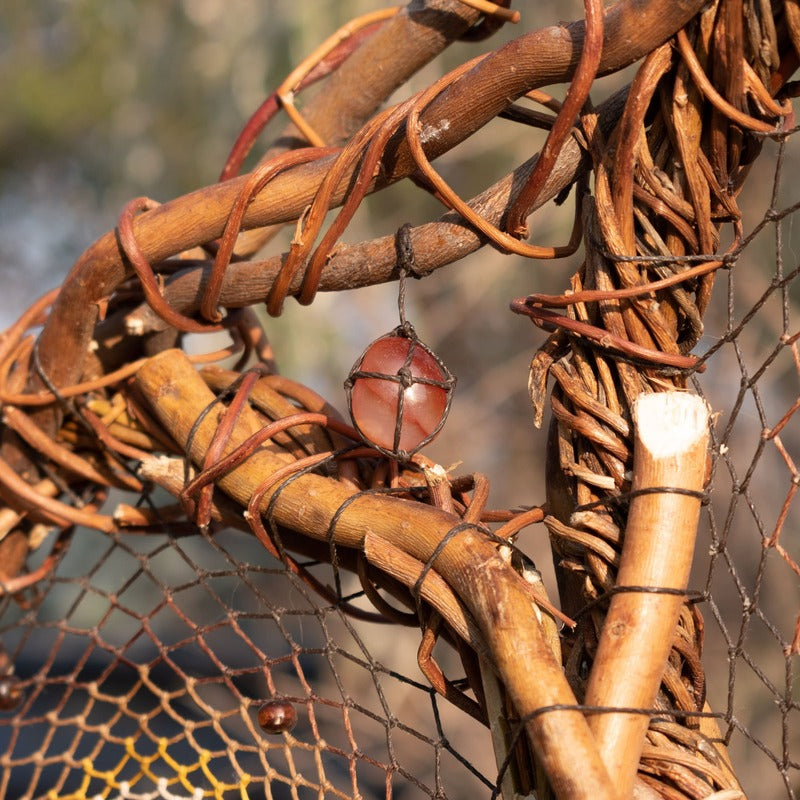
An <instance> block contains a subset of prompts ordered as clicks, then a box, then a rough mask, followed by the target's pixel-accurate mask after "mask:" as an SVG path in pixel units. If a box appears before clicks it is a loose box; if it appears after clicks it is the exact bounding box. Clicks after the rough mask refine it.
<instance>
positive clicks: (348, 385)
mask: <svg viewBox="0 0 800 800" xmlns="http://www.w3.org/2000/svg"><path fill="white" fill-rule="evenodd" d="M454 386H455V378H454V377H453V376H452V375H451V374H450V372H449V371H448V369H447V367H446V366H445V365H444V364H443V363H442V362H441V360H440V359H439V358H438V357H437V356H436V355H435V353H434V352H433V351H432V350H431V349H430V348H429V347H428V346H427V345H425V344H423V343H422V342H421V341H420V340H419V339H418V338H417V336H416V334H415V333H414V329H413V327H412V326H411V325H410V324H408V323H406V324H405V325H401V326H400V327H398V328H396V329H395V330H394V331H392V332H391V333H388V334H386V335H385V336H381V337H380V338H379V339H376V340H375V341H374V342H372V344H371V345H370V346H369V347H368V348H367V349H366V350H365V351H364V352H363V354H362V355H361V357H360V358H359V359H358V361H356V363H355V364H354V365H353V369H352V370H351V371H350V376H349V377H348V379H347V381H346V382H345V389H346V390H347V398H348V407H349V409H350V416H351V417H352V420H353V424H354V425H355V427H356V429H357V430H358V432H359V433H360V434H361V435H362V436H363V437H364V439H365V441H367V442H368V443H369V444H371V445H372V446H374V447H375V449H376V450H379V451H380V452H382V453H385V454H386V455H390V456H392V457H394V458H399V459H401V460H407V459H408V458H410V457H411V456H412V455H413V454H414V453H416V452H417V451H418V450H420V449H421V448H422V447H424V446H425V445H426V444H428V442H430V441H431V440H433V439H434V437H435V436H436V435H437V434H438V433H439V431H440V430H441V429H442V426H443V425H444V421H445V419H446V418H447V413H448V412H449V410H450V401H451V398H452V394H453V388H454Z"/></svg>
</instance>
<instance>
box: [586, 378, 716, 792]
mask: <svg viewBox="0 0 800 800" xmlns="http://www.w3.org/2000/svg"><path fill="white" fill-rule="evenodd" d="M708 418H709V410H708V407H707V406H706V404H705V402H704V401H703V400H702V399H701V398H699V397H697V396H695V395H690V394H686V393H684V392H663V393H660V394H647V395H642V396H641V397H640V398H639V399H638V400H637V402H636V405H635V406H634V452H633V481H632V484H631V492H632V493H633V499H632V500H631V505H630V511H629V513H628V523H627V526H626V528H625V537H624V539H623V543H622V556H621V559H620V566H619V572H618V574H617V583H616V587H615V590H616V591H617V592H618V593H617V594H615V595H614V596H613V597H612V599H611V605H610V607H609V610H608V613H607V615H606V620H605V624H604V626H603V632H602V634H601V637H600V643H599V645H598V649H597V655H596V656H595V661H594V666H593V667H592V672H591V675H590V677H589V685H588V687H587V690H586V700H585V702H586V705H588V706H607V707H611V708H615V707H616V708H636V709H646V708H653V707H654V706H655V700H656V695H657V693H658V687H659V685H660V684H661V679H662V676H663V674H664V668H665V666H666V663H667V657H668V656H669V652H670V650H671V648H672V639H673V632H674V630H675V626H676V624H677V622H678V614H679V612H680V609H681V606H682V605H683V602H684V595H683V594H682V593H683V592H684V591H685V589H686V588H687V585H688V580H689V571H690V569H691V565H692V561H693V558H694V544H695V537H696V533H697V522H698V518H699V514H700V500H701V494H702V490H703V484H704V480H705V475H706V458H707V451H708ZM682 490H685V493H684V491H682ZM626 589H630V591H625V590H626ZM648 590H654V591H648ZM659 590H664V591H663V592H661V591H659ZM649 723H650V719H649V717H648V716H647V715H645V714H641V713H626V712H618V713H613V712H612V713H608V712H603V713H599V714H591V713H590V715H589V726H590V728H591V729H592V732H593V733H594V735H595V738H596V740H597V745H598V747H599V748H600V752H601V754H602V757H603V760H604V761H605V764H606V767H607V768H608V772H609V775H611V776H612V781H613V782H614V785H615V787H616V789H617V792H618V794H619V796H620V797H628V796H630V794H631V792H632V791H633V785H634V780H635V778H636V772H637V768H638V765H639V757H640V755H641V751H642V748H643V747H644V742H645V733H646V732H647V728H648V726H649Z"/></svg>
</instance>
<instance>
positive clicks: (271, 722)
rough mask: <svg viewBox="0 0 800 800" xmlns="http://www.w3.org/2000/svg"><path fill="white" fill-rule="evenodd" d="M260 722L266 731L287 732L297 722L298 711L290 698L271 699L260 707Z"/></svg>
mask: <svg viewBox="0 0 800 800" xmlns="http://www.w3.org/2000/svg"><path fill="white" fill-rule="evenodd" d="M258 724H259V726H260V727H261V729H262V730H263V731H264V732H265V733H285V732H287V731H290V730H291V729H292V728H294V726H295V725H296V724H297V712H296V711H295V709H294V706H293V705H292V704H291V703H290V702H289V701H288V700H270V701H269V702H268V703H264V705H262V706H261V707H260V708H259V709H258Z"/></svg>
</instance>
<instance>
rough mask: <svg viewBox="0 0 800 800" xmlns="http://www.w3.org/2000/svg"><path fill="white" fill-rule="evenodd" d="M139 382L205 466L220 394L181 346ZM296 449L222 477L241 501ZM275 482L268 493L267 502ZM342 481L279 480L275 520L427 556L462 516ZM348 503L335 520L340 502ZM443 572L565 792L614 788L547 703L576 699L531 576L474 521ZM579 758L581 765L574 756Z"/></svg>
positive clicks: (566, 719)
mask: <svg viewBox="0 0 800 800" xmlns="http://www.w3.org/2000/svg"><path fill="white" fill-rule="evenodd" d="M136 380H137V384H138V386H139V388H140V389H141V391H142V392H143V394H144V396H145V397H146V398H147V399H148V400H149V402H150V404H151V405H152V408H153V411H154V413H155V415H156V416H157V418H158V419H159V420H160V422H161V424H162V425H163V426H164V427H165V428H166V429H167V430H169V431H170V433H171V434H172V435H173V437H174V438H175V440H176V441H178V442H179V443H180V444H181V445H182V446H184V447H186V448H187V450H188V453H189V456H190V457H191V459H192V461H193V462H194V463H195V464H196V465H202V463H203V461H204V458H205V454H206V451H207V450H208V447H209V443H210V441H211V437H212V436H213V434H214V431H215V429H216V427H217V421H218V414H215V413H209V414H207V415H206V416H205V418H204V419H203V421H202V422H201V423H200V424H199V425H198V426H197V428H196V430H195V432H194V435H193V436H192V439H191V441H189V435H190V432H191V431H192V428H193V426H194V424H195V420H197V418H198V417H199V416H200V414H201V413H202V412H203V410H204V409H205V408H206V407H207V406H208V405H209V403H211V402H212V401H213V399H214V394H213V393H212V392H211V390H210V389H209V388H208V387H207V386H206V384H205V382H204V381H203V380H202V378H201V377H200V376H199V375H198V373H197V372H196V371H195V369H194V367H193V366H192V365H191V363H190V362H189V360H188V358H187V357H186V356H185V355H184V354H183V353H182V352H181V351H179V350H167V351H165V352H164V353H161V354H159V355H158V356H156V357H154V358H152V359H150V361H148V362H147V363H146V364H145V365H144V366H143V367H142V368H141V369H140V371H139V373H138V374H137V378H136ZM259 427H260V424H259V421H258V418H257V417H256V415H255V412H253V411H251V410H250V409H249V408H245V409H244V410H243V411H242V413H241V415H240V417H239V419H238V421H237V426H236V428H235V429H234V431H233V435H232V436H231V440H230V442H229V444H228V446H227V448H226V452H230V450H232V449H233V448H234V447H235V446H237V445H238V444H240V443H241V442H242V441H244V439H245V438H246V437H247V436H249V435H250V434H252V433H254V432H255V431H256V430H258V428H259ZM290 461H291V456H287V454H286V453H285V452H281V450H280V449H279V448H278V447H277V446H275V445H270V444H269V443H268V444H266V445H264V446H263V447H261V448H260V449H259V450H258V451H256V452H255V453H254V454H253V455H252V456H251V457H250V458H249V459H248V460H247V461H245V462H244V463H243V464H242V465H241V466H239V467H238V468H237V469H235V470H234V471H232V472H231V473H229V474H228V475H226V476H224V477H222V478H220V479H219V482H218V486H219V487H220V488H221V489H222V490H223V491H224V492H225V493H226V494H228V495H229V496H230V497H232V498H233V499H234V500H235V501H236V502H237V503H238V504H239V505H240V506H246V505H247V504H248V502H249V500H250V497H251V496H252V495H253V493H254V492H255V491H256V489H257V488H258V486H259V485H260V484H261V483H263V481H264V480H265V478H267V477H268V476H269V475H270V474H272V473H273V472H275V470H276V469H280V468H282V467H285V466H286V464H287V463H289V462H290ZM274 492H275V490H271V492H270V493H269V494H267V495H266V496H265V498H264V501H263V503H264V505H262V511H263V510H264V509H265V508H266V504H268V503H269V501H270V498H271V496H272V494H273V493H274ZM353 495H354V491H353V490H352V489H351V488H349V487H348V486H346V485H345V484H343V483H340V482H339V481H336V480H334V479H331V478H325V477H322V476H320V475H314V474H307V475H303V476H302V477H300V478H298V479H297V480H294V481H290V482H288V483H286V485H285V486H282V487H281V488H280V491H279V494H278V497H277V499H276V501H275V504H274V509H273V519H274V520H275V522H276V523H277V524H278V525H281V526H283V527H285V528H288V529H290V530H294V531H297V532H298V533H301V534H303V535H305V536H307V537H311V538H313V539H315V540H318V541H323V542H327V541H328V540H329V537H330V536H331V534H332V535H333V541H334V542H335V543H337V544H341V545H343V546H346V547H354V548H358V549H362V550H363V547H364V541H365V537H366V536H367V534H372V535H375V536H378V537H380V538H381V539H385V540H386V541H387V542H389V543H390V544H392V545H393V546H395V547H398V548H400V549H401V550H403V551H404V552H406V553H408V554H409V555H410V556H412V557H413V558H415V559H417V560H419V561H421V562H424V563H427V562H428V561H430V560H431V559H432V558H433V557H434V554H435V553H436V552H437V548H439V546H440V544H441V543H442V541H443V540H444V539H445V537H448V534H449V532H450V531H451V530H452V529H453V528H454V527H455V526H458V525H459V524H460V523H461V519H460V518H459V517H457V516H455V515H452V514H448V513H446V512H444V511H441V510H440V509H438V508H435V507H433V506H428V505H424V504H422V503H414V502H411V501H406V500H401V499H399V498H395V497H391V496H386V495H376V494H362V495H361V496H359V497H358V498H357V499H355V500H353V499H352V498H353ZM344 503H348V505H347V508H346V509H345V511H344V512H343V513H341V515H340V516H339V517H338V519H337V521H336V524H335V525H334V526H332V525H331V523H332V520H333V519H334V518H335V515H336V513H337V511H338V510H339V509H340V507H341V506H342V505H343V504H344ZM433 564H434V566H435V568H436V571H437V572H438V573H439V574H440V575H441V576H442V577H443V578H444V579H445V580H446V581H447V583H448V584H449V585H450V586H451V587H452V589H453V590H454V591H455V593H456V594H457V595H458V596H459V598H460V599H461V601H462V602H463V603H464V605H465V606H466V607H467V608H468V609H469V611H470V612H471V613H472V615H473V617H474V618H475V620H476V622H477V624H478V626H479V627H480V629H481V632H482V634H483V637H484V639H485V641H486V643H487V645H488V647H489V650H490V652H491V654H492V657H493V661H494V664H495V666H496V668H497V670H498V673H499V674H500V676H501V678H502V680H503V681H504V683H505V685H506V687H507V689H508V692H509V695H510V696H511V698H512V700H513V702H514V704H515V706H516V708H517V711H518V712H519V714H520V715H521V716H522V717H523V718H524V717H530V719H529V721H528V723H527V726H526V727H527V731H528V734H529V737H530V739H531V743H532V746H533V747H534V748H535V750H536V752H537V753H538V754H539V755H540V757H541V760H542V763H543V765H544V768H545V770H546V771H547V774H548V777H549V779H550V781H551V783H552V785H553V787H554V789H555V791H556V795H557V797H559V798H564V800H566V799H567V798H569V800H579V799H580V798H585V799H586V800H589V798H592V800H598V799H599V800H603V799H604V798H612V797H614V794H613V792H612V791H611V789H610V788H609V787H610V782H609V778H608V775H607V773H606V771H605V767H604V766H603V764H602V762H601V761H600V757H599V754H598V752H597V748H596V746H595V744H594V740H593V738H592V736H591V733H590V732H589V727H588V725H587V723H586V720H585V719H584V717H583V714H582V713H581V712H580V711H579V710H578V709H575V710H569V709H568V708H567V709H564V708H558V709H554V710H552V711H547V712H545V713H542V714H539V715H537V711H539V710H540V709H542V708H546V707H549V706H564V705H565V706H573V705H575V704H576V700H575V697H574V695H573V693H572V690H571V689H570V688H569V685H568V683H567V681H566V678H565V676H564V673H563V671H562V669H561V665H560V664H559V663H558V661H557V660H556V658H555V656H554V655H553V651H552V649H551V648H550V646H549V645H548V643H547V641H546V639H545V637H544V634H543V632H542V627H541V625H540V623H539V622H538V620H537V617H536V611H535V608H534V606H533V604H532V601H531V598H530V594H529V593H528V590H527V588H526V587H525V585H524V583H523V579H522V578H521V577H520V576H519V575H518V574H517V573H516V572H515V571H514V570H513V569H512V568H511V566H510V565H509V564H507V563H506V562H505V561H504V560H503V559H502V558H501V556H500V555H499V554H498V552H497V550H496V548H495V546H494V545H493V544H492V543H491V542H490V541H489V540H488V539H487V538H486V537H485V536H483V535H482V534H481V533H480V532H479V531H478V530H477V529H475V528H474V527H467V528H466V529H465V530H460V532H458V533H457V534H455V535H451V536H449V537H448V539H447V542H446V544H444V546H442V548H441V552H439V553H438V555H436V557H435V559H434V560H433ZM576 763H578V764H580V765H581V766H580V770H576V769H575V764H576Z"/></svg>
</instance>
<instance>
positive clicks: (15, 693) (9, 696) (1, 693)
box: [0, 675, 22, 711]
mask: <svg viewBox="0 0 800 800" xmlns="http://www.w3.org/2000/svg"><path fill="white" fill-rule="evenodd" d="M21 701H22V686H21V684H20V680H19V678H18V677H17V676H16V675H4V676H3V677H2V678H0V711H13V710H14V709H15V708H16V707H17V706H18V705H19V704H20V702H21Z"/></svg>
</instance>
